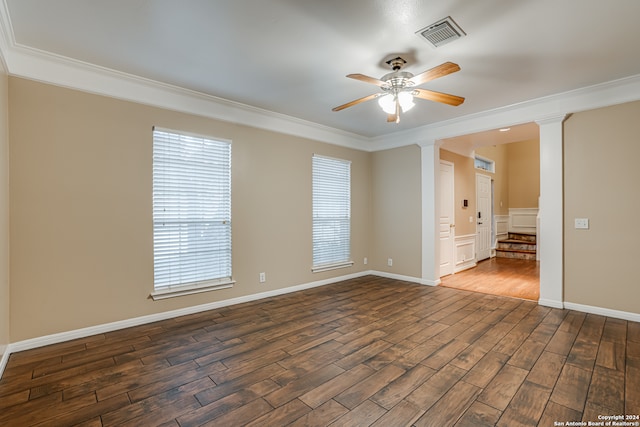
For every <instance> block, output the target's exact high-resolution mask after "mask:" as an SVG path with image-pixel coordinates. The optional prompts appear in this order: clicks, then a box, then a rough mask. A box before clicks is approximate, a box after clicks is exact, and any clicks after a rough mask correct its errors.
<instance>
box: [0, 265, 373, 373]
mask: <svg viewBox="0 0 640 427" xmlns="http://www.w3.org/2000/svg"><path fill="white" fill-rule="evenodd" d="M371 274H375V273H373V272H372V271H362V272H359V273H354V274H348V275H344V276H339V277H334V278H331V279H325V280H319V281H316V282H309V283H304V284H302V285H296V286H290V287H286V288H281V289H275V290H273V291H267V292H260V293H258V294H252V295H245V296H242V297H237V298H231V299H227V300H223V301H215V302H211V303H207V304H201V305H196V306H192V307H185V308H181V309H178V310H171V311H165V312H162V313H156V314H151V315H148V316H140V317H135V318H132V319H126V320H120V321H117V322H111V323H105V324H102V325H96V326H90V327H87V328H82V329H75V330H72V331H67V332H60V333H57V334H51V335H45V336H42V337H37V338H31V339H28V340H23V341H17V342H14V343H11V344H9V345H8V348H7V351H6V352H5V354H8V353H15V352H18V351H24V350H30V349H32V348H37V347H44V346H46V345H51V344H57V343H61V342H65V341H70V340H74V339H78V338H85V337H88V336H91V335H97V334H103V333H106V332H112V331H116V330H119V329H125V328H130V327H132V326H139V325H144V324H147V323H152V322H158V321H160V320H166V319H172V318H174V317H179V316H186V315H189V314H194V313H200V312H202V311H207V310H214V309H216V308H222V307H227V306H230V305H235V304H242V303H244V302H251V301H256V300H259V299H264V298H270V297H274V296H278V295H284V294H288V293H291V292H297V291H302V290H305V289H311V288H315V287H319V286H324V285H329V284H332V283H336V282H342V281H344V280H349V279H355V278H358V277H363V276H367V275H371ZM1 376H2V371H0V377H1Z"/></svg>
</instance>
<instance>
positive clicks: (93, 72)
mask: <svg viewBox="0 0 640 427" xmlns="http://www.w3.org/2000/svg"><path fill="white" fill-rule="evenodd" d="M0 58H2V59H4V61H5V65H6V67H5V68H6V69H7V71H8V72H9V74H11V75H14V76H18V77H23V78H27V79H32V80H36V81H41V82H44V83H49V84H53V85H57V86H62V87H67V88H72V89H77V90H81V91H85V92H89V93H95V94H100V95H104V96H108V97H112V98H117V99H123V100H128V101H132V102H138V103H142V104H147V105H152V106H156V107H161V108H166V109H169V110H174V111H180V112H184V113H189V114H195V115H199V116H205V117H210V118H214V119H217V120H223V121H227V122H231V123H239V124H244V125H250V126H253V127H256V128H260V129H267V130H271V131H275V132H279V133H283V134H288V135H295V136H299V137H303V138H310V139H315V140H317V141H321V142H326V143H329V144H335V145H340V146H345V147H350V148H354V149H358V150H362V151H369V152H371V151H380V150H385V149H389V148H397V147H403V146H407V145H413V144H420V143H422V142H424V141H435V140H439V139H443V138H450V137H455V136H460V135H466V134H470V133H475V132H482V131H486V130H492V129H498V128H501V127H508V126H515V125H518V124H523V123H531V122H532V121H536V120H538V121H539V120H544V119H545V118H547V117H548V116H554V115H558V114H560V113H564V112H578V111H585V110H592V109H595V108H601V107H605V106H610V105H615V104H622V103H625V102H630V101H636V100H638V99H640V74H637V75H633V76H628V77H624V78H621V79H617V80H613V81H609V82H604V83H600V84H596V85H592V86H587V87H583V88H579V89H575V90H571V91H567V92H562V93H558V94H554V95H550V96H546V97H541V98H536V99H531V100H527V101H524V102H520V103H516V104H511V105H506V106H502V107H499V108H495V109H493V110H487V111H482V112H478V113H474V114H469V115H466V116H462V117H458V118H455V119H451V120H445V121H441V122H438V123H433V124H430V125H425V126H421V127H418V128H414V129H410V130H407V131H402V132H394V133H391V134H386V135H381V136H378V137H373V138H369V137H366V136H363V135H358V134H355V133H352V132H346V131H343V130H340V129H336V128H332V127H329V126H325V125H320V124H317V123H313V122H310V121H307V120H302V119H298V118H295V117H291V116H287V115H284V114H279V113H275V112H272V111H268V110H264V109H261V108H256V107H252V106H249V105H245V104H240V103H237V102H233V101H229V100H225V99H222V98H218V97H215V96H210V95H206V94H203V93H201V92H196V91H192V90H187V89H184V88H180V87H177V86H172V85H168V84H164V83H160V82H157V81H153V80H150V79H145V78H142V77H138V76H135V75H131V74H127V73H122V72H118V71H115V70H111V69H107V68H104V67H99V66H97V65H93V64H90V63H86V62H82V61H78V60H74V59H71V58H68V57H64V56H60V55H55V54H52V53H50V52H46V51H42V50H38V49H34V48H30V47H27V46H23V45H20V44H18V43H16V41H15V37H14V33H13V28H12V26H11V20H10V18H9V12H8V8H7V5H6V0H1V1H0Z"/></svg>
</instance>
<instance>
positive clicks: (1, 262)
mask: <svg viewBox="0 0 640 427" xmlns="http://www.w3.org/2000/svg"><path fill="white" fill-rule="evenodd" d="M8 110H9V95H8V77H7V73H6V71H5V69H4V68H3V65H2V60H1V58H0V359H1V358H2V355H3V354H4V351H5V348H6V346H7V344H9V342H10V341H9V338H10V335H9V318H10V312H9V297H10V294H9V130H8Z"/></svg>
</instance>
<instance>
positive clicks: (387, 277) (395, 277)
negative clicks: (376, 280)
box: [370, 271, 441, 286]
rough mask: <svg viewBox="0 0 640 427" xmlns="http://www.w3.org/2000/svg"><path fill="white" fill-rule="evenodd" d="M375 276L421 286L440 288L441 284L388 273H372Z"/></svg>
mask: <svg viewBox="0 0 640 427" xmlns="http://www.w3.org/2000/svg"><path fill="white" fill-rule="evenodd" d="M370 273H371V274H373V275H375V276H380V277H384V278H386V279H394V280H402V281H404V282H411V283H417V284H419V285H427V286H438V285H439V284H440V283H441V282H440V279H438V280H429V279H421V278H419V277H413V276H404V275H402V274H395V273H388V272H386V271H371V272H370Z"/></svg>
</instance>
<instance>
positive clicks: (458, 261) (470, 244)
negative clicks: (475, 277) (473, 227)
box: [453, 234, 477, 273]
mask: <svg viewBox="0 0 640 427" xmlns="http://www.w3.org/2000/svg"><path fill="white" fill-rule="evenodd" d="M454 246H455V265H454V270H453V272H454V273H459V272H461V271H464V270H468V269H470V268H473V267H475V266H476V265H477V262H476V256H475V254H476V235H475V234H466V235H462V236H455V238H454ZM467 255H469V257H467Z"/></svg>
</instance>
